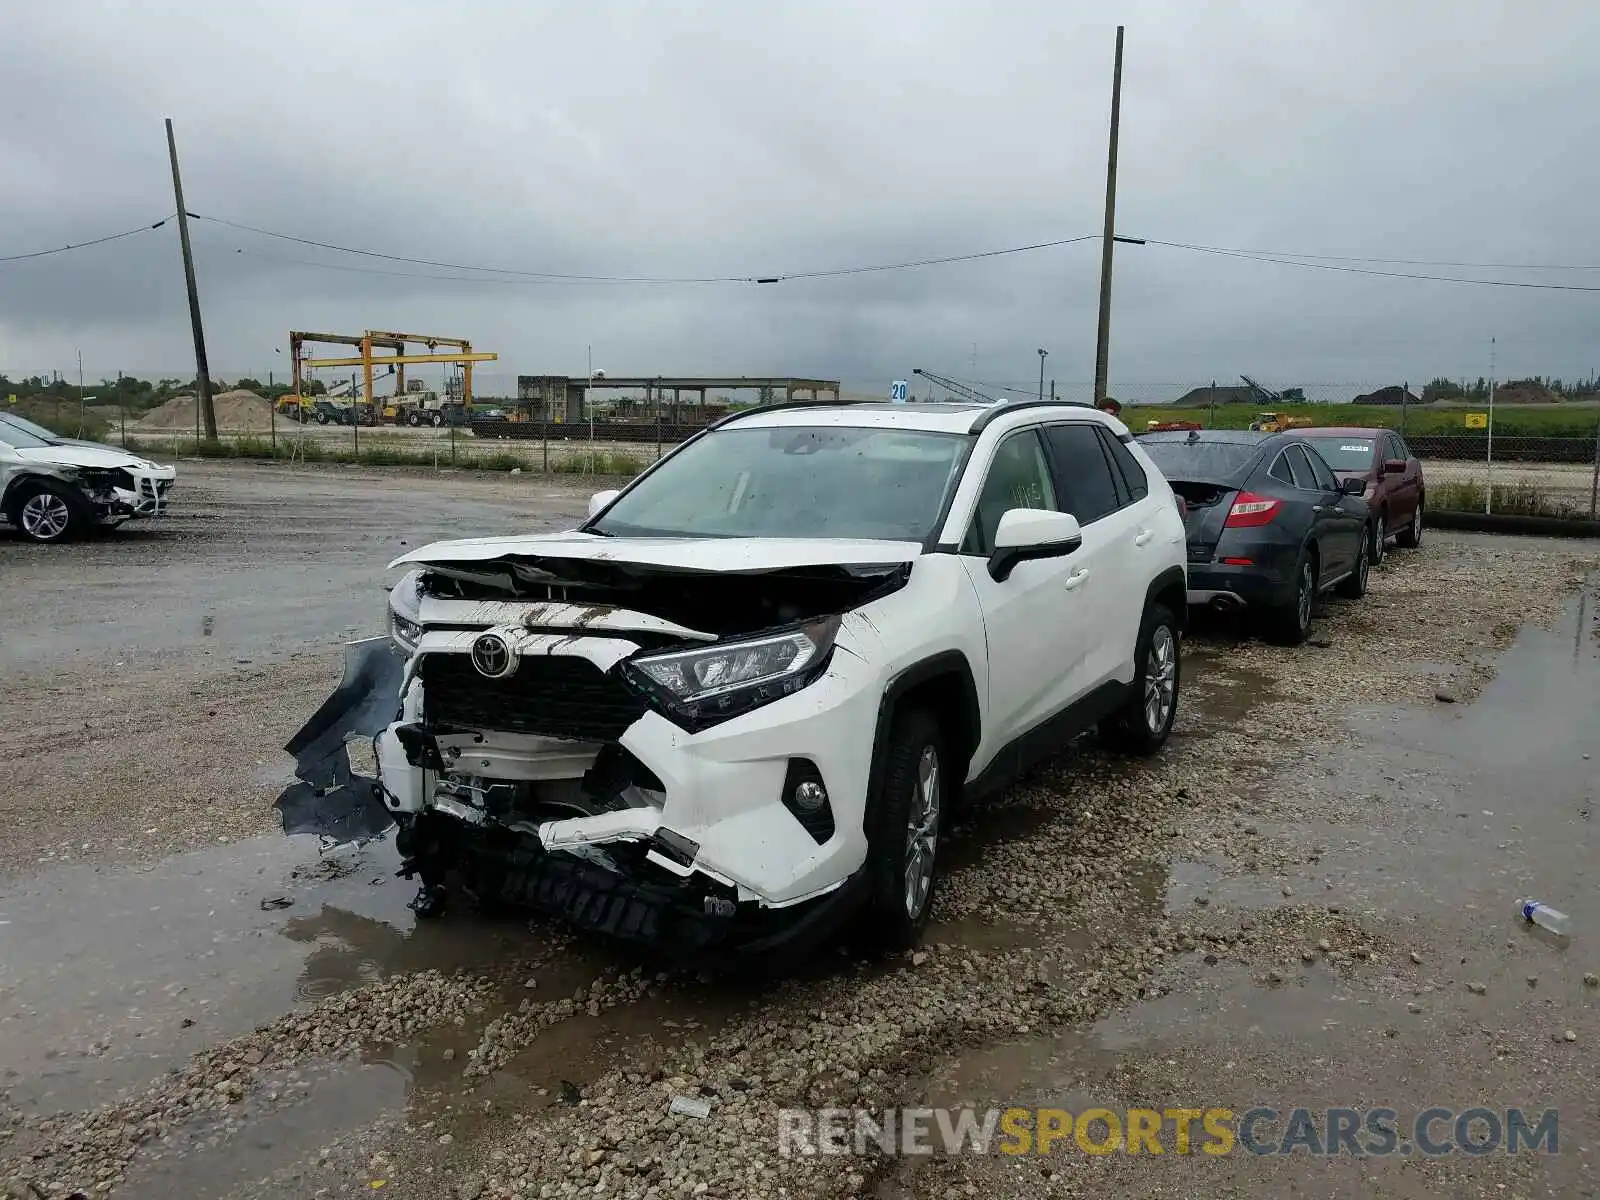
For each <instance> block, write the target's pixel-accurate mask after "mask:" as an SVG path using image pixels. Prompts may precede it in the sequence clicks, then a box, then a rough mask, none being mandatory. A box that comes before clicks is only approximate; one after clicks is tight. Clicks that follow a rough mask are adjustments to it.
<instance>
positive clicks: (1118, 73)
mask: <svg viewBox="0 0 1600 1200" xmlns="http://www.w3.org/2000/svg"><path fill="white" fill-rule="evenodd" d="M1121 120H1122V26H1121V25H1118V26H1117V57H1116V65H1115V66H1114V67H1113V68H1112V73H1111V141H1110V143H1109V146H1108V148H1107V151H1106V223H1105V232H1104V234H1103V235H1102V237H1101V239H1100V330H1099V336H1098V337H1097V338H1096V340H1095V347H1094V402H1095V403H1096V404H1099V403H1100V402H1101V401H1102V400H1104V399H1105V398H1106V371H1107V359H1108V357H1109V354H1110V350H1111V247H1112V245H1113V242H1114V239H1115V238H1116V236H1117V126H1118V125H1119V124H1120V123H1121Z"/></svg>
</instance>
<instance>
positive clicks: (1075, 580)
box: [1061, 567, 1089, 592]
mask: <svg viewBox="0 0 1600 1200" xmlns="http://www.w3.org/2000/svg"><path fill="white" fill-rule="evenodd" d="M1087 578H1089V568H1088V567H1084V568H1083V569H1082V570H1079V571H1074V572H1073V573H1072V574H1071V575H1068V576H1067V581H1066V583H1064V584H1062V585H1061V586H1062V587H1064V588H1066V589H1067V591H1069V592H1070V591H1072V589H1073V588H1075V587H1077V586H1079V585H1080V584H1081V583H1083V581H1084V580H1085V579H1087Z"/></svg>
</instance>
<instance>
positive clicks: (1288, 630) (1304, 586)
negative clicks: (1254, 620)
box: [1267, 550, 1317, 646]
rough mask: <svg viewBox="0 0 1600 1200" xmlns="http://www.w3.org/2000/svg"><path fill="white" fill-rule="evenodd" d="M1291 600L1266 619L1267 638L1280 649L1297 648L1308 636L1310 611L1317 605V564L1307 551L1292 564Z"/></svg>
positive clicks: (1273, 610)
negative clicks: (1292, 585) (1284, 647)
mask: <svg viewBox="0 0 1600 1200" xmlns="http://www.w3.org/2000/svg"><path fill="white" fill-rule="evenodd" d="M1294 573H1295V592H1294V599H1293V600H1291V601H1290V602H1289V603H1288V604H1286V605H1284V606H1282V607H1281V608H1274V609H1272V610H1271V611H1270V613H1269V615H1268V626H1267V633H1268V636H1269V637H1271V638H1272V640H1273V641H1275V642H1277V643H1278V644H1279V645H1280V646H1298V645H1300V644H1301V643H1302V642H1304V641H1305V640H1306V639H1307V638H1308V637H1310V636H1311V609H1312V606H1313V605H1315V604H1316V602H1317V564H1316V562H1315V561H1313V559H1312V557H1311V553H1310V551H1309V550H1301V551H1300V560H1299V562H1297V563H1296V564H1295V569H1294Z"/></svg>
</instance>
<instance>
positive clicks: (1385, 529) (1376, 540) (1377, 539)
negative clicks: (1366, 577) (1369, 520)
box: [1372, 511, 1389, 567]
mask: <svg viewBox="0 0 1600 1200" xmlns="http://www.w3.org/2000/svg"><path fill="white" fill-rule="evenodd" d="M1388 535H1389V514H1388V513H1386V512H1383V511H1379V513H1378V519H1377V520H1376V521H1374V522H1373V525H1372V565H1373V566H1375V567H1376V566H1378V565H1379V564H1380V563H1382V562H1383V555H1384V552H1385V551H1386V550H1387V549H1388V541H1389V536H1388Z"/></svg>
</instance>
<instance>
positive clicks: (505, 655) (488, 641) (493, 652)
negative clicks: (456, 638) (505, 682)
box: [472, 633, 516, 679]
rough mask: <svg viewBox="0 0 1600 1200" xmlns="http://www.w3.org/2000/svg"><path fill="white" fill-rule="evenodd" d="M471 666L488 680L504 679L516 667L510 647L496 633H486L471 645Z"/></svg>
mask: <svg viewBox="0 0 1600 1200" xmlns="http://www.w3.org/2000/svg"><path fill="white" fill-rule="evenodd" d="M472 665H473V666H475V667H477V668H478V674H479V675H483V676H486V677H488V678H489V679H504V678H505V677H506V676H507V675H509V674H511V672H512V670H513V669H514V668H515V667H516V659H515V658H514V657H513V656H512V653H511V647H510V646H508V645H506V640H505V638H503V637H501V636H500V635H499V634H498V633H486V634H484V635H483V636H482V637H480V638H478V640H477V641H475V642H473V643H472Z"/></svg>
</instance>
